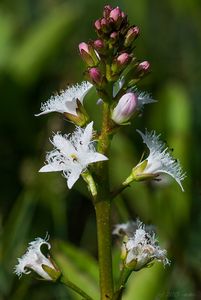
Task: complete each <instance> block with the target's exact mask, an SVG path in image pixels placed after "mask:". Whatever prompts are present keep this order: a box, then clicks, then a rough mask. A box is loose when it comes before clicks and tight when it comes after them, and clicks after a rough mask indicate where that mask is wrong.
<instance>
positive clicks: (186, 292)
mask: <svg viewBox="0 0 201 300" xmlns="http://www.w3.org/2000/svg"><path fill="white" fill-rule="evenodd" d="M108 3H109V4H111V5H113V6H117V5H119V6H120V7H121V8H122V10H124V11H125V12H126V13H128V15H129V20H130V23H131V24H136V25H138V26H139V27H140V28H141V36H140V38H139V39H138V40H137V41H136V46H137V48H136V55H137V57H138V58H139V59H141V60H146V59H147V60H149V61H150V62H151V65H152V73H151V75H150V76H149V77H147V78H146V79H145V80H143V81H142V82H141V83H140V89H142V90H145V91H149V92H151V93H152V95H153V98H154V99H157V100H158V103H156V104H152V105H147V106H146V107H145V109H144V113H143V115H142V116H141V117H140V118H138V119H136V120H134V121H133V126H130V127H125V128H123V130H122V132H121V133H119V134H118V135H117V136H116V137H115V139H114V142H113V149H112V155H111V178H112V184H113V185H114V186H116V185H118V183H119V182H121V180H123V179H124V178H125V176H127V175H128V173H129V171H130V168H131V167H132V166H133V165H134V164H136V163H137V162H138V161H139V159H140V156H141V153H142V151H143V150H144V147H143V144H142V141H141V140H140V138H139V136H138V134H137V133H136V130H135V129H136V128H139V129H141V130H143V129H144V128H148V129H156V130H157V131H158V132H161V133H162V136H163V138H164V139H166V140H167V142H168V145H171V147H174V156H175V157H178V158H179V159H180V161H181V163H182V165H183V167H184V169H185V170H186V172H187V178H186V179H185V181H184V188H185V193H182V192H181V190H180V189H179V186H178V185H177V184H176V183H171V184H164V185H160V186H156V185H154V184H150V183H149V184H147V185H145V184H144V183H139V184H136V185H133V186H132V187H130V188H129V189H127V190H126V191H125V192H124V193H123V194H122V196H121V197H119V198H118V199H117V200H116V201H115V202H114V204H113V214H112V222H113V224H115V223H121V222H125V221H127V220H132V219H135V218H136V217H140V219H141V220H142V221H143V222H146V223H153V224H155V225H156V226H157V228H158V234H159V236H160V242H161V244H162V245H163V247H164V248H167V249H168V255H169V258H170V259H171V262H172V263H171V266H170V267H167V268H166V269H164V268H163V267H162V266H161V265H160V264H157V263H156V264H155V265H154V267H152V268H150V269H144V270H142V271H141V272H138V273H136V274H133V275H132V277H131V278H130V280H129V286H128V289H127V291H126V293H125V298H124V299H125V300H135V299H136V300H152V299H160V300H161V299H201V250H200V249H201V237H200V236H201V234H200V232H201V199H200V198H201V197H200V193H201V189H200V181H201V175H200V166H201V155H200V153H201V148H200V143H201V142H200V136H201V135H200V134H201V105H200V98H201V59H200V53H201V2H200V0H174V1H173V0H166V1H159V0H152V1H149V0H127V1H108ZM105 4H107V3H106V2H105V1H98V2H97V1H94V0H82V1H81V0H73V1H67V0H66V1H64V0H63V1H62V0H34V1H33V0H17V1H8V0H1V3H0V99H1V106H0V107H1V109H0V113H1V117H0V123H1V124H0V133H1V147H0V151H1V161H0V169H1V173H0V176H1V178H0V182H1V198H0V199H1V201H0V300H7V299H9V300H25V299H29V300H32V299H37V300H40V299H41V300H46V299H48V300H56V299H79V298H78V297H77V296H75V294H73V293H71V292H70V291H69V290H67V289H66V288H65V287H63V286H60V285H56V286H55V285H53V284H51V283H47V282H41V281H36V280H35V279H32V278H31V277H30V276H23V278H22V279H21V280H19V279H18V278H17V277H16V276H15V275H14V274H13V267H14V266H15V264H16V258H17V257H20V256H21V255H22V253H24V251H25V249H26V245H27V243H28V242H29V241H31V240H32V239H34V238H35V237H38V236H41V237H44V236H45V234H46V232H47V231H48V232H49V234H50V236H51V241H52V242H53V241H54V242H53V244H54V245H53V253H54V255H55V257H56V260H57V263H58V264H59V265H62V266H63V267H64V268H65V272H66V274H67V275H68V276H69V277H70V278H71V279H73V280H75V281H77V283H78V285H79V286H83V287H84V288H85V290H87V291H88V292H89V293H91V294H92V295H93V296H94V297H95V299H98V289H97V284H96V280H97V277H98V272H97V262H96V258H97V247H96V231H95V218H94V212H93V208H92V206H91V203H90V201H89V200H88V199H87V191H86V187H85V186H84V185H83V183H82V181H81V180H80V181H79V182H78V183H77V184H76V185H75V188H74V189H73V190H72V191H69V190H68V189H67V187H66V182H65V179H64V178H62V176H61V175H60V174H58V173H55V174H53V173H52V174H39V173H38V170H39V168H40V167H41V166H42V165H43V162H44V159H45V152H46V151H48V150H49V149H51V145H50V143H49V137H50V136H51V135H52V132H57V131H62V132H66V130H67V131H69V130H71V128H72V126H71V125H70V124H67V123H66V122H65V121H64V120H63V119H62V117H61V115H59V114H50V115H48V116H43V117H40V118H36V117H34V114H35V113H38V112H39V109H40V103H41V102H42V101H45V100H47V99H48V98H49V97H50V95H52V94H53V93H54V92H55V91H59V90H60V89H62V88H65V87H66V86H67V85H68V84H71V83H76V82H80V81H81V80H83V71H84V64H83V63H82V61H81V58H80V57H79V54H78V50H77V46H78V44H79V42H81V41H88V40H89V39H93V38H95V33H94V31H93V26H92V24H93V22H94V20H96V19H97V18H98V17H100V16H101V14H102V8H103V6H104V5H105ZM96 99H97V96H96V94H95V92H94V91H92V92H90V95H89V97H88V98H87V99H86V101H85V103H86V106H88V108H89V111H90V114H91V117H92V119H93V120H96V119H98V118H99V109H100V108H99V107H97V106H96V104H95V103H96ZM77 247H78V248H77ZM118 248H119V244H118V242H117V241H116V240H114V270H115V277H118V272H119V268H118V257H119V251H118ZM77 249H79V250H77Z"/></svg>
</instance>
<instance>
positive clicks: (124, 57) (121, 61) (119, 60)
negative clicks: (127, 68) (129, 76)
mask: <svg viewBox="0 0 201 300" xmlns="http://www.w3.org/2000/svg"><path fill="white" fill-rule="evenodd" d="M129 61H130V55H129V54H128V53H126V52H125V53H122V54H120V55H119V56H118V57H117V63H118V64H119V65H120V66H123V65H126V64H127V63H128V62H129Z"/></svg>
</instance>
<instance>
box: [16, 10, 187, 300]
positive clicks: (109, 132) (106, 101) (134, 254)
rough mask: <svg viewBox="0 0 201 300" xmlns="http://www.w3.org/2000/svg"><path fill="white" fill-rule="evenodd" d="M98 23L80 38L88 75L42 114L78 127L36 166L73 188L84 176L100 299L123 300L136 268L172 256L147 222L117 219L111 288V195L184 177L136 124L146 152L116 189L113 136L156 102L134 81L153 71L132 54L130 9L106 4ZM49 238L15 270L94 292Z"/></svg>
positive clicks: (134, 30)
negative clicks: (93, 114) (92, 110)
mask: <svg viewBox="0 0 201 300" xmlns="http://www.w3.org/2000/svg"><path fill="white" fill-rule="evenodd" d="M94 28H95V32H96V34H97V39H96V40H90V42H88V43H85V42H82V43H80V44H79V52H80V55H81V58H82V59H83V61H84V62H85V64H86V71H85V78H86V79H87V81H83V82H82V83H81V84H77V85H74V86H71V87H68V88H67V89H66V90H65V91H62V92H61V93H60V94H58V95H56V96H52V97H51V98H50V99H49V100H48V101H47V102H45V103H43V104H42V105H41V113H39V114H38V115H43V114H47V113H51V112H59V113H61V114H62V115H63V116H64V117H65V118H66V120H68V121H70V122H72V123H73V124H74V125H75V131H74V132H73V133H72V134H64V135H62V134H61V133H56V134H54V136H53V137H52V139H51V143H52V145H53V150H52V151H50V152H48V153H47V156H46V164H45V165H44V166H43V167H42V168H41V169H40V171H39V172H58V171H60V172H62V173H63V176H64V177H65V178H66V181H67V187H68V188H69V189H71V188H72V187H73V185H74V184H75V182H76V181H77V180H78V179H79V178H80V177H82V179H83V180H84V181H85V183H86V185H87V187H88V191H89V197H90V199H91V202H92V204H93V206H94V209H95V214H96V222H97V240H98V263H99V274H100V299H102V300H103V299H116V300H120V299H121V298H122V291H123V289H124V288H125V285H126V282H127V280H128V278H129V276H130V274H131V273H132V272H136V271H140V270H141V269H143V268H145V267H147V266H150V265H151V264H152V263H153V262H154V260H158V261H160V262H162V263H163V264H164V265H167V264H169V260H168V259H167V257H166V250H163V249H161V248H160V247H159V245H158V243H157V240H156V237H155V233H154V232H153V230H151V229H150V228H149V226H148V227H147V226H145V225H144V224H143V223H142V222H140V221H139V220H137V221H136V222H134V221H131V222H128V223H126V224H118V225H116V226H114V230H113V234H115V235H118V236H119V237H120V238H121V239H122V247H121V258H120V260H121V263H120V279H119V284H118V285H117V286H115V287H114V284H113V273H112V252H111V235H112V233H111V201H112V199H113V198H115V197H116V196H117V195H119V194H120V193H121V192H122V191H123V190H124V189H125V188H126V187H128V186H129V185H130V184H131V183H132V182H138V181H148V180H160V178H161V174H163V175H164V174H165V175H169V176H171V177H172V178H173V179H175V180H176V182H177V183H178V184H179V186H180V187H181V190H182V191H183V186H182V180H183V179H184V177H185V176H184V174H183V172H182V169H181V167H180V164H179V162H178V161H177V160H175V159H174V158H173V157H172V156H171V154H170V152H169V149H168V148H167V147H166V145H165V144H164V143H163V142H162V141H160V138H159V137H160V136H159V135H157V134H156V133H155V132H154V131H151V132H149V131H147V130H145V131H144V132H141V131H140V130H137V132H138V133H139V134H140V136H141V137H142V141H143V142H144V143H145V145H146V147H147V148H148V152H149V154H148V156H147V157H145V158H144V159H141V161H140V162H139V163H138V164H137V165H136V166H134V167H132V168H131V172H130V174H128V177H127V178H125V180H124V181H123V182H122V183H121V184H120V186H119V187H118V188H117V189H116V190H115V191H112V189H111V186H110V179H109V173H108V169H109V163H110V146H111V143H112V138H113V136H114V135H115V134H116V133H117V132H118V131H119V130H125V128H126V127H125V125H131V123H130V120H131V118H134V117H136V116H137V115H138V114H140V113H141V112H142V108H143V106H144V105H145V104H148V103H152V102H155V101H154V100H153V99H152V98H151V97H150V95H149V94H147V93H145V92H140V91H139V90H138V88H137V84H138V83H139V81H140V80H142V79H143V78H144V77H145V76H146V75H147V74H148V73H149V71H150V64H149V62H148V61H142V62H140V61H138V60H137V58H136V56H135V53H134V48H135V40H136V39H137V37H138V35H139V28H138V27H137V26H130V25H129V22H128V18H127V15H126V14H125V13H124V12H122V11H121V9H120V8H119V7H116V8H112V7H111V6H110V5H106V6H105V7H104V9H103V16H102V17H101V18H100V19H98V20H96V21H95V23H94ZM92 88H95V89H96V92H97V95H98V97H97V99H96V100H94V105H96V102H98V104H99V107H100V112H102V126H101V130H100V132H98V131H97V130H96V129H95V128H96V126H95V124H94V121H95V120H93V121H92V120H91V119H90V117H89V115H88V114H87V112H86V110H85V108H84V103H83V100H84V98H85V96H86V95H87V93H88V92H89V91H90V90H91V89H92ZM66 124H67V126H68V123H66ZM44 244H45V245H47V247H48V249H50V248H51V246H50V243H49V242H48V238H45V239H41V238H37V239H35V240H34V241H33V242H31V243H30V244H29V247H28V250H27V252H26V253H25V254H24V255H23V256H22V258H19V259H18V264H17V265H16V267H15V273H16V274H17V275H19V276H21V275H22V274H29V273H30V272H31V271H34V272H36V273H37V274H38V275H39V276H40V277H41V278H43V279H45V280H51V281H53V282H62V283H64V284H65V285H67V286H68V287H69V288H72V289H73V290H74V291H75V292H77V293H78V294H79V295H81V297H82V298H84V299H88V300H89V299H92V298H91V297H90V295H87V294H86V293H85V292H84V291H83V290H82V289H80V287H78V286H76V283H73V282H71V281H69V279H67V278H65V277H64V275H63V274H62V270H59V269H58V267H57V266H56V265H55V262H54V261H53V260H52V258H50V256H47V257H46V256H45V255H44V254H43V253H42V252H41V246H42V245H44ZM69 278H70V274H69Z"/></svg>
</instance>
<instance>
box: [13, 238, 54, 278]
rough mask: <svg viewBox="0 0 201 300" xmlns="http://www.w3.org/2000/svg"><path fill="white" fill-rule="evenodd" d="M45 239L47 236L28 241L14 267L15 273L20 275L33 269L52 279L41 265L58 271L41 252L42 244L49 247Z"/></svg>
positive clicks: (43, 276)
mask: <svg viewBox="0 0 201 300" xmlns="http://www.w3.org/2000/svg"><path fill="white" fill-rule="evenodd" d="M47 240H48V239H47V238H46V239H42V238H36V239H35V240H34V241H33V242H30V243H29V247H28V249H27V251H26V253H25V254H24V255H23V256H22V257H21V258H18V264H17V265H16V266H15V269H14V272H15V274H16V275H18V276H19V277H21V276H22V274H30V273H31V270H33V271H34V272H36V273H37V274H38V275H40V276H41V277H42V278H43V279H45V280H52V278H51V277H50V275H49V274H48V273H47V272H46V271H45V270H44V269H43V266H47V267H49V268H50V269H51V270H52V271H56V272H58V271H57V270H56V269H55V266H54V265H53V264H52V263H51V261H50V260H49V259H48V258H47V257H46V256H45V255H44V254H43V253H42V252H41V246H42V245H46V246H47V247H48V250H49V249H50V248H51V245H50V244H49V243H48V242H47Z"/></svg>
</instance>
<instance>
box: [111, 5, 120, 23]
mask: <svg viewBox="0 0 201 300" xmlns="http://www.w3.org/2000/svg"><path fill="white" fill-rule="evenodd" d="M121 14H122V12H121V10H120V8H119V7H118V6H117V7H116V8H114V9H113V10H111V12H110V15H109V16H110V18H112V19H113V20H114V21H115V22H116V21H117V20H118V19H119V18H120V17H121Z"/></svg>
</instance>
